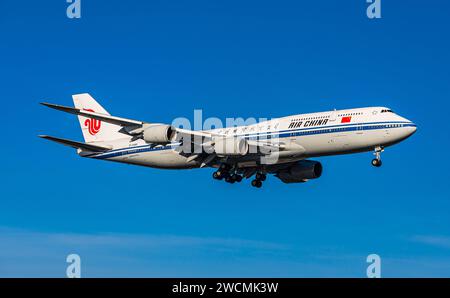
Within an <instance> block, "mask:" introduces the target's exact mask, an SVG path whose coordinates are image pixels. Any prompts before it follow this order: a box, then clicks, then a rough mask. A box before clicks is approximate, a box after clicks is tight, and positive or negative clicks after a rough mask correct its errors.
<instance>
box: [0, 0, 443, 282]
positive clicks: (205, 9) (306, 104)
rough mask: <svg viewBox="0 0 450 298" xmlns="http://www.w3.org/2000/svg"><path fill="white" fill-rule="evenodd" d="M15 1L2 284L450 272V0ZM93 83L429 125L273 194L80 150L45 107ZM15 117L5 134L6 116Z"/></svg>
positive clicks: (191, 101)
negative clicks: (385, 112) (66, 142)
mask: <svg viewBox="0 0 450 298" xmlns="http://www.w3.org/2000/svg"><path fill="white" fill-rule="evenodd" d="M66 5H67V4H66V3H65V1H62V0H61V1H20V2H18V1H2V2H1V3H0V9H1V11H2V17H1V18H0V32H1V38H0V54H1V55H0V66H1V67H0V82H1V101H2V110H3V123H4V129H3V135H4V137H3V138H2V139H3V141H2V143H3V146H2V147H3V156H4V158H3V160H2V171H1V172H0V173H1V174H0V178H1V179H0V181H1V183H2V184H1V185H2V187H1V188H0V198H1V200H0V276H55V277H63V276H64V275H65V270H66V263H65V258H66V256H67V255H68V254H70V253H78V254H79V255H80V256H81V259H82V275H83V276H86V277H93V276H155V277H156V276H163V277H167V276H170V277H192V276H194V277H195V276H264V277H268V276H279V277H285V276H292V277H304V276H305V277H334V276H339V277H342V276H355V277H364V276H365V272H366V266H367V264H366V262H365V260H366V256H367V255H369V254H371V253H377V254H379V255H380V256H381V259H382V276H386V277H388V276H447V277H448V276H450V218H449V216H448V214H449V210H450V197H449V191H448V181H449V174H448V168H449V161H448V158H447V157H446V149H447V148H449V145H450V142H449V135H448V133H447V132H446V129H447V127H448V119H447V117H448V112H447V111H448V110H449V108H450V104H449V101H448V99H449V98H450V84H449V81H450V74H449V71H448V70H449V66H450V44H449V40H448V30H449V28H450V18H449V14H448V11H449V9H450V4H449V3H448V1H444V0H442V1H438V0H433V1H427V2H426V3H425V2H423V1H407V2H405V1H386V0H384V1H382V16H383V18H382V19H380V20H369V19H368V18H367V17H366V14H365V10H366V5H367V4H366V3H365V1H363V0H357V1H331V0H322V1H277V2H276V3H275V2H273V1H261V0H259V1H134V2H133V3H132V4H130V3H129V2H124V1H116V0H108V1H106V0H96V1H86V0H82V12H81V13H82V18H81V19H79V20H71V19H68V18H67V17H66V15H65V10H66ZM80 92H89V93H91V94H92V95H93V96H94V97H95V98H96V99H97V100H99V101H100V102H101V103H102V104H103V105H104V106H105V107H106V109H108V110H109V111H110V112H111V113H112V114H115V115H118V116H123V117H129V118H135V119H140V120H146V121H151V122H171V121H172V120H173V119H174V118H176V117H188V118H190V119H192V117H193V111H194V109H202V110H203V115H204V117H219V118H221V119H225V118H227V117H244V118H247V117H268V118H271V117H279V116H284V115H289V114H298V113H303V112H313V111H324V110H331V109H333V108H337V109H339V108H352V107H362V106H374V105H376V106H378V105H381V106H388V107H390V108H392V109H393V110H395V111H396V112H398V113H399V114H400V115H402V116H405V117H406V118H408V119H411V120H413V121H414V122H415V123H416V124H417V125H418V131H417V133H416V134H415V135H414V136H413V137H411V138H410V139H408V140H406V141H405V142H403V143H401V144H399V145H396V146H394V147H392V148H388V149H387V150H386V151H385V152H384V154H383V162H384V163H383V167H381V168H379V169H376V168H374V167H372V166H371V165H370V160H371V159H372V155H371V153H364V154H357V155H349V156H338V157H326V158H320V159H318V160H320V161H321V162H322V163H323V165H324V174H323V176H322V177H321V178H320V179H318V180H315V181H310V182H308V183H306V184H298V185H286V184H283V183H281V182H280V181H279V180H277V179H276V178H274V177H270V178H269V179H268V181H267V182H266V183H265V185H264V187H263V188H262V189H259V190H257V189H254V188H253V187H250V185H249V183H248V181H245V182H244V183H241V184H239V185H236V184H234V185H229V184H225V183H223V182H218V181H214V180H212V179H211V173H212V170H209V169H202V170H190V171H164V170H157V169H149V168H142V167H136V166H128V165H121V164H116V163H108V162H103V161H97V160H88V159H82V158H79V157H78V156H77V155H76V154H75V152H74V151H73V150H71V149H69V148H65V147H62V146H58V145H56V144H52V143H50V142H47V141H45V140H41V139H39V138H37V135H38V134H42V133H46V134H50V135H55V136H60V137H66V138H70V139H77V140H81V139H82V136H81V131H80V129H79V126H78V122H77V121H76V118H74V117H73V116H72V115H66V114H63V113H58V112H56V111H53V110H50V109H47V108H45V107H42V106H40V105H39V104H38V103H39V102H41V101H49V102H54V103H59V104H64V105H71V104H72V102H71V97H70V96H71V94H75V93H80ZM5 125H6V127H5Z"/></svg>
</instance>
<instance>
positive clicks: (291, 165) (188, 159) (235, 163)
mask: <svg viewBox="0 0 450 298" xmlns="http://www.w3.org/2000/svg"><path fill="white" fill-rule="evenodd" d="M72 98H73V102H74V105H75V107H66V106H61V105H56V104H50V103H41V104H43V105H45V106H47V107H50V108H53V109H56V110H59V111H63V112H67V113H70V114H74V115H77V116H78V120H79V123H80V126H81V130H82V133H83V137H84V140H85V142H78V141H72V140H67V139H62V138H56V137H52V136H48V135H40V137H42V138H44V139H47V140H50V141H54V142H57V143H60V144H63V145H66V146H70V147H73V148H75V149H77V153H78V154H79V155H80V156H81V157H87V158H93V159H102V160H109V161H115V162H120V163H128V164H134V165H141V166H147V167H153V168H161V169H192V168H204V167H209V168H215V169H216V170H215V171H214V172H213V178H214V179H217V180H225V181H226V182H228V183H235V182H241V181H242V179H243V178H247V179H249V178H251V177H254V178H253V180H252V181H251V185H252V186H254V187H256V188H260V187H261V186H262V182H263V181H265V180H266V178H267V175H269V174H272V175H274V176H275V177H277V178H278V179H280V180H281V181H282V182H284V183H302V182H306V181H308V180H311V179H316V178H319V177H320V176H321V175H322V169H323V168H322V164H321V163H320V162H319V161H315V160H311V158H317V157H321V156H329V155H341V154H350V153H358V152H369V151H373V152H374V155H375V158H374V159H373V160H372V165H373V166H375V167H380V166H381V164H382V162H381V153H382V152H383V151H384V149H385V148H386V147H389V146H392V145H394V144H397V143H399V142H401V141H403V140H405V139H406V138H408V137H410V136H411V135H412V134H414V133H415V131H416V129H417V126H416V124H414V123H413V122H412V121H410V120H407V119H406V118H403V117H401V116H399V115H397V114H396V113H394V112H393V111H392V110H391V109H389V108H386V107H366V108H356V109H347V110H332V111H327V112H319V113H309V114H299V115H293V116H287V117H282V118H276V119H271V120H267V121H261V122H259V123H255V124H251V125H243V126H237V127H225V128H216V129H211V130H188V129H184V128H181V127H174V126H173V125H171V124H163V123H151V122H145V121H139V120H133V119H127V118H122V117H116V116H112V115H110V114H109V113H108V112H107V111H106V110H105V109H104V108H103V107H102V106H101V105H100V104H99V103H98V102H97V101H96V100H95V99H94V98H92V96H90V95H89V94H88V93H83V94H76V95H73V96H72Z"/></svg>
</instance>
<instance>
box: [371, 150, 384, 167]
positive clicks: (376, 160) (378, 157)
mask: <svg viewBox="0 0 450 298" xmlns="http://www.w3.org/2000/svg"><path fill="white" fill-rule="evenodd" d="M383 151H384V149H383V147H380V146H378V147H375V152H374V153H373V154H374V155H375V158H374V159H372V165H373V166H374V167H377V168H379V167H381V165H382V162H381V152H383Z"/></svg>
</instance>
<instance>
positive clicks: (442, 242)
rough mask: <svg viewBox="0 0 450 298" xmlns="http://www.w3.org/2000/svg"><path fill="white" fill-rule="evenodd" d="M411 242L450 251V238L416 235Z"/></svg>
mask: <svg viewBox="0 0 450 298" xmlns="http://www.w3.org/2000/svg"><path fill="white" fill-rule="evenodd" d="M411 240H412V241H414V242H418V243H422V244H426V245H432V246H436V247H441V248H449V249H450V237H448V236H437V235H416V236H413V237H412V238H411Z"/></svg>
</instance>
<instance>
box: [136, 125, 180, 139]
mask: <svg viewBox="0 0 450 298" xmlns="http://www.w3.org/2000/svg"><path fill="white" fill-rule="evenodd" d="M175 133H176V131H175V129H173V127H172V126H170V125H165V124H152V125H149V126H147V127H144V131H143V132H142V138H143V139H144V141H146V142H147V143H157V144H167V143H170V142H171V141H172V140H173V139H174V137H175Z"/></svg>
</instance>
